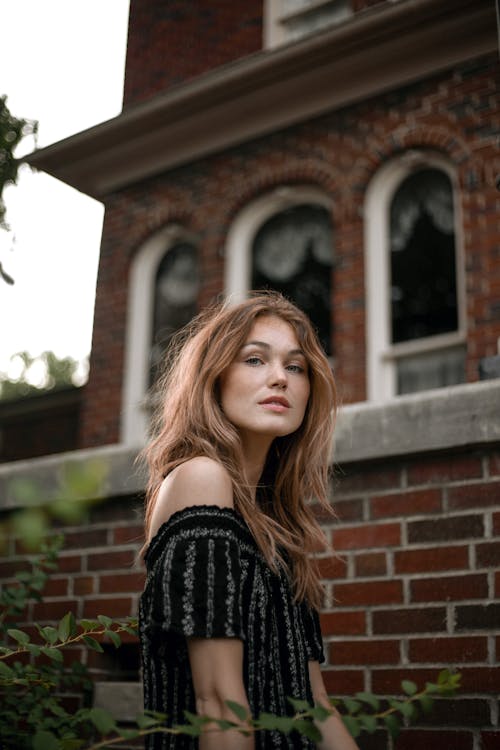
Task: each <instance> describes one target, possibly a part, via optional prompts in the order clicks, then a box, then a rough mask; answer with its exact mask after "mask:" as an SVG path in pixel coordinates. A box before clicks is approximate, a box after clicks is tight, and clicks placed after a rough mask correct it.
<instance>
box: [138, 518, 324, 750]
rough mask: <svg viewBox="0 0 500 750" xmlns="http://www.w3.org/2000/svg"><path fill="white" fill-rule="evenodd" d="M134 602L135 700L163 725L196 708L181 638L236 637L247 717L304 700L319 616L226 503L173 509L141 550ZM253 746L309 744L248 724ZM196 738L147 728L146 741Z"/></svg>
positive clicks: (158, 749)
mask: <svg viewBox="0 0 500 750" xmlns="http://www.w3.org/2000/svg"><path fill="white" fill-rule="evenodd" d="M145 560H146V566H147V571H148V575H147V580H146V585H145V589H144V592H143V594H142V596H141V601H140V607H139V633H140V641H141V653H142V667H143V682H144V705H145V708H146V709H149V710H153V711H161V712H163V713H166V714H167V715H168V721H167V723H168V725H174V724H177V723H183V721H184V716H183V712H184V710H185V709H188V710H189V711H191V712H193V713H195V712H196V709H195V699H194V692H193V684H192V679H191V670H190V665H189V658H188V652H187V645H186V638H188V637H190V636H194V637H198V638H241V639H242V641H243V644H244V666H243V671H244V674H243V678H244V684H245V687H246V691H247V695H248V700H249V703H250V708H251V711H252V715H253V716H258V715H259V713H260V712H262V711H267V712H271V713H274V714H277V715H286V714H289V713H291V707H290V705H289V703H288V702H287V700H286V698H287V696H290V697H293V698H299V699H303V700H307V701H308V702H310V703H312V694H311V686H310V683H309V671H308V661H309V660H317V661H324V656H323V648H322V641H321V632H320V627H319V617H318V614H317V612H316V611H314V610H312V609H310V608H309V607H308V606H307V605H306V604H305V603H304V602H303V603H299V604H294V602H293V596H292V591H291V589H290V584H289V581H288V579H287V577H286V576H285V574H284V573H282V574H281V575H277V574H275V573H273V572H272V571H271V569H270V568H269V566H268V565H267V564H266V562H265V560H264V558H263V556H262V554H261V553H260V551H259V549H258V547H257V545H256V543H255V541H254V538H253V536H252V535H251V533H250V530H249V528H248V526H247V525H246V523H245V521H244V520H243V518H242V517H241V516H240V514H239V513H237V512H236V511H235V510H232V509H231V508H220V507H218V506H214V505H203V506H191V507H189V508H186V509H184V510H181V511H178V512H177V513H174V514H173V515H172V516H171V517H170V519H169V520H168V521H167V522H166V523H164V524H163V525H162V526H161V527H160V529H159V531H158V533H157V534H156V536H155V537H154V538H153V539H152V541H151V543H150V545H149V548H148V551H147V553H146V558H145ZM255 742H256V748H258V749H259V750H268V749H270V748H301V749H305V748H313V747H314V744H313V743H312V742H311V741H310V740H308V739H306V738H305V737H300V736H299V735H298V734H295V735H284V734H281V733H278V732H257V734H256V740H255ZM197 746H198V743H197V740H194V739H192V738H189V737H186V736H182V735H169V734H162V733H156V734H153V735H151V736H150V737H149V738H148V739H147V741H146V747H147V749H148V750H173V749H174V748H175V750H180V749H181V748H182V750H194V748H196V747H197Z"/></svg>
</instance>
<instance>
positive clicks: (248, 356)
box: [140, 292, 357, 750]
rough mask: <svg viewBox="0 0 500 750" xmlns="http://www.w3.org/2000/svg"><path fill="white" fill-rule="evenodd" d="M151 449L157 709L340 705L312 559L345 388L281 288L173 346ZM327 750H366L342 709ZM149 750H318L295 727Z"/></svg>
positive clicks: (144, 623) (211, 732) (149, 584)
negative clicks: (325, 667)
mask: <svg viewBox="0 0 500 750" xmlns="http://www.w3.org/2000/svg"><path fill="white" fill-rule="evenodd" d="M159 392H160V400H161V412H160V414H159V418H158V424H157V425H156V433H155V437H154V439H153V440H152V442H151V443H150V444H149V446H148V447H147V448H146V451H145V457H146V459H147V462H148V466H149V473H150V481H149V485H148V489H147V498H146V520H145V538H146V545H145V550H146V552H145V561H146V565H147V570H148V576H147V581H146V586H145V589H144V593H143V595H142V598H141V604H140V638H141V648H142V663H143V681H144V699H145V707H146V708H147V709H150V710H154V711H160V712H163V713H166V714H167V715H168V724H169V725H170V726H173V725H175V724H178V723H183V722H184V711H185V710H189V711H191V712H192V713H198V714H200V715H206V716H210V717H212V718H217V719H228V720H230V721H235V714H234V713H233V712H232V711H231V710H230V709H229V708H228V706H227V703H226V701H227V700H230V701H235V702H237V703H239V704H241V705H243V706H244V707H246V709H247V711H248V714H249V715H252V716H258V715H259V714H260V713H261V712H263V711H265V712H270V713H273V714H277V715H287V714H290V713H291V712H292V709H291V706H290V703H289V702H288V700H287V698H288V697H291V698H296V699H303V700H307V701H308V702H309V703H310V704H313V703H314V702H316V703H319V704H323V705H326V706H329V703H328V698H327V694H326V690H325V687H324V683H323V679H322V676H321V672H320V667H319V663H320V662H321V661H322V660H323V658H324V657H323V650H322V642H321V632H320V627H319V617H318V609H319V607H320V605H321V598H322V588H321V584H320V581H319V575H318V571H317V568H316V566H315V564H314V562H313V560H312V559H311V554H312V553H314V552H315V551H316V550H318V549H320V548H321V547H322V546H323V545H324V543H325V539H324V536H323V533H322V531H321V529H320V527H319V525H318V523H317V521H316V520H315V517H314V514H313V512H312V510H311V508H310V505H309V501H310V500H311V499H312V498H314V499H315V501H316V502H317V503H319V504H320V505H322V506H324V507H325V508H326V509H328V510H330V505H329V502H328V498H327V477H328V463H329V452H330V447H331V438H332V430H333V419H334V410H335V385H334V381H333V376H332V373H331V369H330V366H329V363H328V361H327V359H326V357H325V355H324V353H323V351H322V349H321V346H320V345H319V343H318V340H317V338H316V335H315V333H314V331H313V328H312V326H311V323H310V322H309V320H308V318H307V317H306V316H305V315H304V314H303V313H302V312H301V311H300V310H298V309H297V308H296V307H295V306H294V305H293V304H291V303H290V302H288V301H287V300H285V298H284V297H282V296H281V295H279V294H276V293H272V292H269V293H264V294H262V293H261V294H253V295H252V296H250V298H249V299H247V300H245V301H244V302H241V303H240V304H237V305H234V306H230V305H227V304H224V305H221V306H218V307H216V308H213V309H211V310H209V311H207V312H205V313H203V314H202V315H200V316H199V317H198V318H197V319H196V320H195V321H194V322H193V324H191V326H190V327H189V328H188V330H187V331H185V332H184V334H183V338H182V339H181V340H180V341H178V342H177V345H176V346H174V347H173V355H172V357H171V361H170V364H169V367H168V370H167V372H166V373H165V375H164V377H163V379H162V381H161V382H160V384H159ZM319 728H320V731H321V733H322V736H323V740H322V742H321V743H320V744H319V745H318V747H320V748H321V750H356V747H357V746H356V744H355V742H354V741H353V740H352V738H351V737H350V735H349V734H348V732H347V731H346V729H345V728H344V725H343V723H342V721H341V719H340V717H339V715H338V714H337V713H336V712H332V715H331V716H330V717H329V718H328V719H327V720H326V721H324V722H321V724H320V725H319ZM148 743H149V744H148V748H149V750H167V748H168V749H169V750H171V749H173V748H175V749H176V750H179V749H180V748H183V749H184V748H186V749H187V748H196V747H199V748H200V750H254V749H255V750H267V749H268V748H302V749H304V750H305V749H306V748H313V747H315V745H314V743H313V742H312V741H311V740H309V739H307V738H305V737H303V736H300V735H299V734H298V733H296V734H290V735H285V734H282V733H279V732H272V731H269V732H261V731H259V732H256V733H250V734H248V735H245V734H242V733H240V732H239V731H237V730H230V731H224V732H223V731H220V730H219V729H218V728H217V726H210V725H208V726H207V728H206V730H205V731H204V733H203V734H202V736H201V738H200V739H199V741H198V740H193V739H191V738H189V737H186V736H182V735H171V734H165V733H158V734H154V735H151V736H150V738H149V739H148Z"/></svg>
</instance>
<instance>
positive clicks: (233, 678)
mask: <svg viewBox="0 0 500 750" xmlns="http://www.w3.org/2000/svg"><path fill="white" fill-rule="evenodd" d="M188 653H189V661H190V664H191V672H192V676H193V686H194V692H195V697H196V712H197V713H198V714H200V715H203V716H210V717H211V718H214V719H226V720H228V721H234V722H236V723H238V724H241V725H242V726H244V723H243V722H240V721H239V720H238V718H237V717H236V715H235V714H234V713H233V712H232V711H231V709H230V708H229V707H228V706H227V705H226V701H227V700H231V701H235V702H236V703H239V704H241V705H242V706H244V707H245V708H246V709H247V710H248V715H249V716H250V707H249V705H248V698H247V695H246V691H245V686H244V685H243V642H242V641H240V640H239V639H238V638H190V639H188ZM199 747H200V750H254V748H255V742H254V737H253V734H251V735H250V736H248V737H245V735H243V734H241V732H239V731H237V730H232V729H230V730H225V731H222V730H220V729H218V728H217V727H216V725H215V724H212V725H209V724H208V725H207V727H206V730H205V732H204V733H203V735H202V736H201V737H200V744H199Z"/></svg>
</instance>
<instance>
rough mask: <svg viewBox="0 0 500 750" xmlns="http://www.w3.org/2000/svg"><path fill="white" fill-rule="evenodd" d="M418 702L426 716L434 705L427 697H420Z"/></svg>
mask: <svg viewBox="0 0 500 750" xmlns="http://www.w3.org/2000/svg"><path fill="white" fill-rule="evenodd" d="M418 700H419V703H420V705H421V707H422V711H423V712H424V713H426V714H428V713H429V711H431V710H432V706H433V705H434V700H433V699H432V698H431V697H430V696H429V695H421V696H420V697H419V699H418Z"/></svg>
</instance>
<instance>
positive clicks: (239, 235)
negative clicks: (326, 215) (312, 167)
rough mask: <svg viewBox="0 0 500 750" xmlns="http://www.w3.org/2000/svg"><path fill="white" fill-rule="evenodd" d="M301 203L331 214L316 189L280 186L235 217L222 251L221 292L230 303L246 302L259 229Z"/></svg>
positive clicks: (326, 202) (323, 194) (326, 199)
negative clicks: (253, 247) (315, 206)
mask: <svg viewBox="0 0 500 750" xmlns="http://www.w3.org/2000/svg"><path fill="white" fill-rule="evenodd" d="M304 203H306V204H315V205H318V206H323V207H324V208H326V209H327V210H328V211H331V210H332V201H331V199H330V198H328V196H326V195H325V193H324V192H323V191H322V190H320V189H319V188H315V187H312V186H309V185H290V186H288V185H283V186H281V187H277V188H274V190H272V191H271V192H268V193H265V194H264V195H261V196H260V197H259V198H256V199H254V200H253V201H251V202H250V203H248V204H247V205H246V206H245V207H244V208H243V209H242V210H241V211H240V212H239V213H238V214H237V215H236V217H235V219H234V221H233V223H232V224H231V227H230V229H229V232H228V234H227V240H226V248H225V259H226V262H225V269H224V270H225V280H224V290H225V295H226V297H227V298H228V299H229V300H230V301H233V302H235V303H236V302H239V301H241V300H242V299H245V297H246V296H247V294H248V292H249V290H250V281H251V271H252V252H251V251H252V245H253V241H254V239H255V235H256V234H257V232H258V231H259V229H260V228H261V226H262V225H263V224H264V223H265V222H266V221H267V220H268V219H270V218H271V216H274V214H277V213H280V212H281V211H286V209H287V208H292V207H293V206H298V205H302V204H304Z"/></svg>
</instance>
